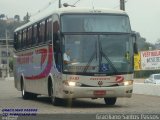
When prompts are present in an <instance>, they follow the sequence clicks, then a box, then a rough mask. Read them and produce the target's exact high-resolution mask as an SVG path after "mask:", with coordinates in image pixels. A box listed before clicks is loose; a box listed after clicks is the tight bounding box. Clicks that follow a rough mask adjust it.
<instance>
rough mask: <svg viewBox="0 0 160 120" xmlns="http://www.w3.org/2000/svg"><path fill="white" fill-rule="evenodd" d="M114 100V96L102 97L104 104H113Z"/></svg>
mask: <svg viewBox="0 0 160 120" xmlns="http://www.w3.org/2000/svg"><path fill="white" fill-rule="evenodd" d="M116 100H117V98H116V97H111V98H104V101H105V103H106V105H115V103H116Z"/></svg>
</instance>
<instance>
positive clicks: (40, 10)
mask: <svg viewBox="0 0 160 120" xmlns="http://www.w3.org/2000/svg"><path fill="white" fill-rule="evenodd" d="M57 1H58V0H51V1H50V2H49V3H48V4H47V5H45V6H44V7H43V8H41V9H39V10H38V11H37V12H36V13H34V14H32V15H31V17H34V16H36V15H37V14H39V13H40V12H42V11H44V10H46V9H47V8H48V7H49V6H51V5H52V4H54V3H55V2H57Z"/></svg>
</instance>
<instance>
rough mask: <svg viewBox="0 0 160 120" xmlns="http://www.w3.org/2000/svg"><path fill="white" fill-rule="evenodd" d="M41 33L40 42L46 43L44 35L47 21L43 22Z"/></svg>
mask: <svg viewBox="0 0 160 120" xmlns="http://www.w3.org/2000/svg"><path fill="white" fill-rule="evenodd" d="M39 29H40V31H39V32H40V33H39V38H40V40H39V42H44V39H45V37H44V33H45V21H43V22H41V23H40V28H39Z"/></svg>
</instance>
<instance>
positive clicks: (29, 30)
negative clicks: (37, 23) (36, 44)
mask: <svg viewBox="0 0 160 120" xmlns="http://www.w3.org/2000/svg"><path fill="white" fill-rule="evenodd" d="M31 40H32V27H29V28H28V45H29V46H31V44H32V43H31Z"/></svg>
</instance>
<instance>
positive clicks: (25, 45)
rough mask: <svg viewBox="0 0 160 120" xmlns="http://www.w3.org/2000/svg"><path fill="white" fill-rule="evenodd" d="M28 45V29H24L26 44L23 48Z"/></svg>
mask: <svg viewBox="0 0 160 120" xmlns="http://www.w3.org/2000/svg"><path fill="white" fill-rule="evenodd" d="M28 45H29V41H28V28H27V29H26V44H25V47H27V46H28Z"/></svg>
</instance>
